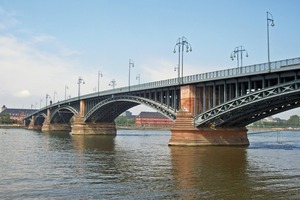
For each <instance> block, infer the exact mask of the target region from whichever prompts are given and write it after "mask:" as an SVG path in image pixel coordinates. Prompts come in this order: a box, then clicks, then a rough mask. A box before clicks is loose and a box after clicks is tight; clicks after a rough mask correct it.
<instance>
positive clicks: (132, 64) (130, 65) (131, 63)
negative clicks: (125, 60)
mask: <svg viewBox="0 0 300 200" xmlns="http://www.w3.org/2000/svg"><path fill="white" fill-rule="evenodd" d="M131 67H134V63H133V61H132V60H131V59H129V77H128V91H130V68H131Z"/></svg>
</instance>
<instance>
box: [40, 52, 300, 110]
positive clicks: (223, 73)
mask: <svg viewBox="0 0 300 200" xmlns="http://www.w3.org/2000/svg"><path fill="white" fill-rule="evenodd" d="M299 64H300V57H298V58H292V59H286V60H279V61H274V62H271V63H270V69H271V71H272V70H275V69H280V68H284V67H291V66H294V65H299ZM268 71H269V63H262V64H256V65H249V66H243V67H239V68H231V69H224V70H218V71H213V72H207V73H202V74H195V75H190V76H185V77H183V78H180V79H178V78H173V79H166V80H161V81H154V82H149V83H143V84H139V85H132V86H130V91H138V90H145V89H151V88H159V87H166V86H177V85H179V82H180V83H181V84H188V83H193V82H201V81H206V80H212V79H223V78H225V77H230V76H240V75H245V74H251V73H263V72H268ZM179 80H180V81H179ZM128 91H129V87H121V88H116V89H111V90H105V91H101V92H100V93H97V92H96V93H91V94H86V95H82V96H80V99H86V98H91V97H96V96H98V95H100V96H103V95H114V94H118V93H124V92H128ZM76 100H78V97H73V98H70V99H67V100H64V101H61V102H60V103H54V104H53V105H52V106H54V105H56V104H57V105H58V104H64V103H69V102H73V101H76ZM47 107H50V105H48V106H47ZM47 107H44V108H42V109H41V110H43V109H46V108H47ZM38 112H39V111H37V113H38Z"/></svg>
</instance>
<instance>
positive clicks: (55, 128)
mask: <svg viewBox="0 0 300 200" xmlns="http://www.w3.org/2000/svg"><path fill="white" fill-rule="evenodd" d="M65 131H66V132H67V131H68V132H70V131H71V125H70V124H49V123H46V124H45V123H44V124H43V126H42V132H65Z"/></svg>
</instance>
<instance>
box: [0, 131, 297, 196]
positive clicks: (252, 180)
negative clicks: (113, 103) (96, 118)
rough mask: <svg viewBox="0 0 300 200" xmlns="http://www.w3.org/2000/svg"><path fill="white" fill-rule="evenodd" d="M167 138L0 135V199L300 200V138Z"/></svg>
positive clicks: (146, 134) (159, 134) (157, 134)
mask: <svg viewBox="0 0 300 200" xmlns="http://www.w3.org/2000/svg"><path fill="white" fill-rule="evenodd" d="M170 135H171V134H170V132H169V131H153V130H151V131H136V130H118V132H117V136H116V137H106V136H71V135H70V134H68V133H51V134H47V133H41V132H35V131H29V130H24V129H0V159H1V163H0V199H230V200H232V199H300V132H272V133H259V134H249V140H250V143H251V145H250V146H249V147H174V146H172V147H169V146H168V145H167V144H168V141H169V139H170Z"/></svg>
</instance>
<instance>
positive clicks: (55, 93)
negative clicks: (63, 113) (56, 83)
mask: <svg viewBox="0 0 300 200" xmlns="http://www.w3.org/2000/svg"><path fill="white" fill-rule="evenodd" d="M55 95H57V92H56V91H54V93H53V103H55Z"/></svg>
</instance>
